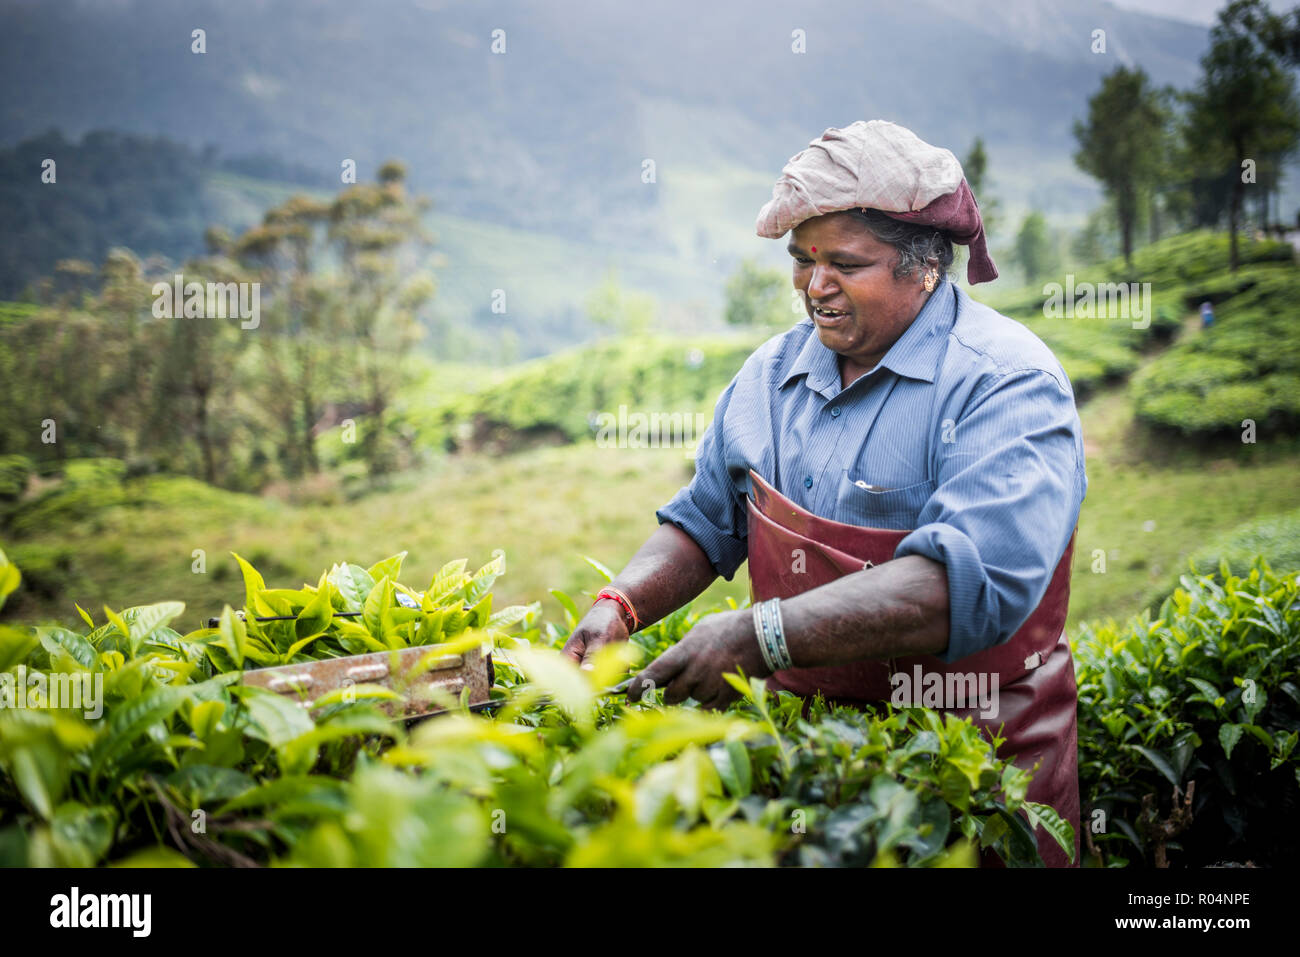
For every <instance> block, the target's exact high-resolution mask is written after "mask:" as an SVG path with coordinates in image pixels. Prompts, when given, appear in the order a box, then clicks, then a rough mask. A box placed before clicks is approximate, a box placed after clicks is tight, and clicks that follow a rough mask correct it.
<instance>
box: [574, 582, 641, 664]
mask: <svg viewBox="0 0 1300 957" xmlns="http://www.w3.org/2000/svg"><path fill="white" fill-rule="evenodd" d="M627 639H628V630H627V623H626V622H625V621H624V620H623V609H622V608H621V607H620V606H619V604H618V602H616V601H612V600H610V599H608V598H606V599H602V600H601V601H598V602H596V604H594V605H592V606H591V608H590V610H588V612H587V613H586V614H585V615H583V616H582V621H580V622H578V626H577V627H576V628H574V629H573V634H571V635H569V640H568V641H566V642H565V643H564V654H565V655H567V656H568V657H569V658H570V659H572V660H573V661H575V662H576V663H577V664H578V665H580V666H581V667H583V668H588V669H590V668H593V667H595V663H594V660H593V659H594V658H595V655H596V652H598V651H599V650H600V649H601V648H603V647H605V645H608V644H610V643H611V642H615V641H627Z"/></svg>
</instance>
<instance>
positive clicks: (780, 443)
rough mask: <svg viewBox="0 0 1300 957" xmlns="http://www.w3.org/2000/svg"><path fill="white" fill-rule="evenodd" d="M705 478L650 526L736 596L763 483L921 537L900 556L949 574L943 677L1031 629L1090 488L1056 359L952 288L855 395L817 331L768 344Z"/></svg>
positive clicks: (704, 447)
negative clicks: (683, 537)
mask: <svg viewBox="0 0 1300 957" xmlns="http://www.w3.org/2000/svg"><path fill="white" fill-rule="evenodd" d="M695 468H696V471H695V478H694V479H693V480H692V481H691V483H690V484H689V485H687V486H686V487H684V488H683V489H681V491H679V492H678V493H677V494H676V495H675V496H674V497H673V499H672V500H671V501H670V502H669V503H668V504H667V505H665V506H664V507H663V508H662V509H660V510H659V511H658V512H657V513H656V515H657V517H658V519H659V521H660V522H661V523H663V522H671V523H672V524H674V525H676V526H677V527H679V528H680V529H682V531H684V532H686V534H688V535H690V536H691V538H692V539H694V540H695V542H696V543H697V544H698V545H699V546H700V548H701V549H703V551H704V552H705V554H707V555H708V557H709V561H710V562H711V563H712V565H713V567H714V569H715V570H716V571H717V572H718V574H720V575H722V576H723V577H724V578H727V579H728V580H730V579H731V578H732V577H733V576H734V575H735V573H736V570H737V569H738V568H739V567H740V565H741V563H742V562H744V560H745V557H746V553H747V549H746V541H745V539H746V533H747V530H746V508H745V498H746V496H747V495H748V492H749V469H751V468H752V469H754V471H755V472H757V473H758V474H759V475H761V476H763V478H764V479H765V480H767V481H768V482H770V483H771V484H772V485H773V486H775V487H776V488H777V489H778V490H779V491H780V492H781V493H782V494H783V495H785V496H786V497H788V498H790V499H792V500H793V501H795V502H796V503H798V504H799V505H801V506H803V507H804V508H806V509H808V511H810V512H813V513H814V514H816V515H820V516H822V517H824V518H830V519H835V520H837V521H841V522H847V523H849V524H851V525H862V526H870V527H874V528H889V529H911V530H912V532H911V534H909V535H908V536H907V537H906V538H904V539H903V541H902V542H901V543H900V544H899V546H898V548H897V549H896V551H895V552H894V557H895V558H901V557H902V556H904V555H925V556H926V557H928V558H932V559H934V560H935V561H937V562H941V563H942V564H943V565H944V566H945V567H946V569H947V575H948V600H949V606H950V619H951V625H950V630H949V639H948V648H947V650H946V652H945V653H943V654H941V655H940V656H939V657H940V658H942V659H943V660H944V661H948V662H951V661H956V660H958V659H960V658H963V657H965V656H966V655H969V654H973V653H974V652H977V651H982V650H984V649H986V648H990V647H993V646H994V645H997V644H1000V643H1002V642H1004V641H1006V640H1007V639H1009V638H1010V637H1011V636H1012V635H1013V634H1014V633H1015V632H1016V630H1017V629H1019V627H1020V626H1021V625H1022V624H1023V623H1024V622H1025V620H1026V619H1027V618H1028V617H1029V615H1030V613H1031V612H1032V611H1033V610H1034V608H1035V607H1036V606H1037V605H1038V602H1039V601H1040V600H1041V599H1042V596H1043V594H1044V593H1045V592H1046V590H1047V585H1048V583H1049V581H1050V580H1051V577H1052V573H1053V572H1054V571H1055V569H1056V565H1057V562H1058V561H1059V560H1060V557H1061V555H1062V553H1063V552H1064V551H1065V547H1066V545H1067V544H1068V543H1069V540H1070V535H1071V533H1072V532H1073V530H1074V526H1075V524H1076V523H1077V521H1078V518H1079V509H1080V506H1081V505H1082V503H1083V497H1084V493H1085V491H1086V490H1087V484H1088V480H1087V476H1086V475H1085V473H1084V458H1083V437H1082V431H1081V428H1080V425H1079V415H1078V412H1077V410H1076V409H1075V405H1074V392H1073V390H1072V389H1071V387H1070V381H1069V379H1068V378H1066V375H1065V371H1064V370H1063V369H1062V368H1061V365H1060V363H1059V362H1058V361H1057V360H1056V357H1055V356H1053V355H1052V353H1051V351H1050V350H1049V349H1048V348H1047V346H1045V345H1044V344H1043V342H1042V341H1041V340H1040V339H1039V338H1038V337H1037V336H1035V335H1034V334H1033V333H1032V332H1030V331H1029V330H1028V329H1026V328H1025V327H1024V326H1023V325H1021V324H1020V323H1018V322H1016V321H1015V320H1013V319H1009V318H1008V317H1006V316H1003V315H1001V314H1000V313H998V312H995V311H994V310H992V309H990V308H988V307H987V306H984V305H982V304H980V303H978V302H976V301H975V300H973V299H971V298H970V296H969V295H967V294H966V292H964V291H963V290H962V289H960V288H959V287H957V286H956V285H954V284H953V283H951V282H947V281H945V282H943V283H941V284H940V285H939V286H938V287H937V288H936V290H935V291H934V293H933V294H932V295H931V296H930V298H929V300H928V301H927V302H926V304H925V306H924V307H922V309H921V311H920V312H919V313H918V314H917V316H916V318H915V319H914V320H913V321H912V323H911V325H909V326H908V327H907V329H906V330H905V331H904V333H903V335H902V336H900V337H899V339H898V340H897V341H896V342H895V343H894V345H893V346H892V347H891V348H890V349H889V351H888V352H887V353H886V354H885V356H884V358H883V359H881V360H880V362H879V364H878V365H877V366H876V367H875V368H874V369H872V370H871V371H870V372H869V373H867V374H866V375H864V376H861V377H860V378H859V379H857V380H856V381H854V382H853V383H852V384H850V385H849V387H848V388H847V389H843V388H841V387H840V371H839V365H838V360H837V356H836V355H835V353H834V352H832V351H831V350H829V349H827V348H826V347H825V346H824V345H822V343H821V340H820V339H819V338H818V337H817V332H816V329H815V327H814V326H813V323H812V320H811V319H805V320H804V321H802V322H800V323H799V324H798V325H796V326H794V327H793V328H792V329H789V330H788V331H786V332H783V333H781V334H780V335H778V336H775V337H773V338H772V339H769V340H768V341H767V342H766V343H764V344H763V345H762V346H760V347H759V348H758V349H757V350H756V351H755V352H754V353H753V354H752V355H751V356H750V357H749V358H748V359H747V360H746V361H745V364H744V365H743V366H742V367H741V369H740V371H739V372H738V373H737V374H736V376H735V378H733V379H732V380H731V383H730V385H728V386H727V388H726V389H725V390H724V391H723V393H722V396H721V397H720V398H719V399H718V404H717V407H716V409H715V411H714V415H713V420H712V422H711V423H710V424H709V427H708V428H707V429H706V430H705V432H704V434H703V436H702V437H701V439H700V442H699V445H698V447H697V449H696V458H695ZM864 485H867V486H872V488H864V487H863V486H864Z"/></svg>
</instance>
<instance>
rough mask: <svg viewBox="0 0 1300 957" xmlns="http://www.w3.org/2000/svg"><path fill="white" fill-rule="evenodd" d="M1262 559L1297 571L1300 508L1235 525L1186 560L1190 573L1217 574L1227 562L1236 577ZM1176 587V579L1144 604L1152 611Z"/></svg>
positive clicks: (1283, 570) (1280, 568) (1299, 568)
mask: <svg viewBox="0 0 1300 957" xmlns="http://www.w3.org/2000/svg"><path fill="white" fill-rule="evenodd" d="M1260 556H1263V557H1264V558H1266V559H1267V560H1268V563H1269V565H1270V566H1271V567H1273V568H1275V569H1277V570H1278V571H1279V572H1281V573H1284V574H1286V573H1290V572H1294V571H1300V509H1294V510H1292V511H1289V512H1282V513H1280V514H1278V515H1265V516H1263V517H1261V518H1256V519H1253V520H1252V521H1249V522H1246V523H1244V524H1242V525H1239V526H1237V527H1236V528H1234V529H1233V530H1232V531H1230V532H1228V533H1226V534H1224V535H1220V536H1219V537H1217V538H1215V539H1213V540H1212V541H1210V542H1208V543H1206V544H1205V545H1204V546H1203V547H1202V548H1200V549H1199V550H1197V551H1196V552H1194V553H1193V554H1192V555H1191V557H1190V558H1189V559H1188V565H1189V567H1190V569H1191V571H1192V573H1193V574H1196V575H1217V574H1218V572H1219V567H1220V566H1221V565H1222V564H1223V563H1225V562H1226V563H1227V566H1228V570H1229V571H1230V572H1231V573H1232V574H1233V575H1237V576H1239V577H1241V576H1245V575H1248V574H1250V569H1251V567H1252V566H1253V565H1254V563H1255V559H1256V558H1257V557H1260ZM1177 587H1178V579H1177V577H1175V578H1174V579H1173V580H1171V581H1170V583H1169V584H1167V585H1164V586H1162V587H1160V588H1158V589H1155V590H1154V591H1153V593H1152V594H1151V595H1150V596H1149V597H1147V598H1146V599H1145V600H1144V601H1143V605H1144V606H1145V607H1147V608H1150V609H1151V610H1152V611H1156V610H1158V609H1159V607H1160V605H1161V604H1163V603H1164V601H1165V599H1166V598H1168V597H1169V596H1170V595H1172V594H1173V592H1174V590H1175V589H1176V588H1177Z"/></svg>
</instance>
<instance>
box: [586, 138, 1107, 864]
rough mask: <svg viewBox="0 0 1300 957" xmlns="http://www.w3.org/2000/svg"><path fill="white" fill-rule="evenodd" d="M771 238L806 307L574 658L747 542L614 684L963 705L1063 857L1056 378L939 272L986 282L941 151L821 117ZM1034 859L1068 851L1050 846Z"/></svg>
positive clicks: (690, 589) (1062, 600)
mask: <svg viewBox="0 0 1300 957" xmlns="http://www.w3.org/2000/svg"><path fill="white" fill-rule="evenodd" d="M787 232H789V235H790V239H789V242H788V246H787V249H788V251H789V252H790V255H791V257H792V259H793V280H794V286H795V288H796V289H798V290H799V291H800V293H801V294H802V296H803V300H804V304H805V308H806V310H807V313H808V318H807V319H806V320H805V321H802V322H800V323H799V324H798V325H796V326H795V327H794V328H792V329H790V330H789V331H787V332H785V333H783V334H781V335H779V336H776V337H775V338H773V339H771V340H769V341H768V342H767V343H765V344H764V345H763V346H761V347H760V348H759V349H758V350H757V351H756V352H755V353H754V354H753V355H752V356H750V357H749V359H748V360H747V361H746V362H745V364H744V366H743V367H742V368H741V370H740V371H739V372H738V373H737V375H736V377H735V378H734V379H733V380H732V382H731V384H730V385H729V386H728V387H727V388H726V390H725V391H724V392H723V393H722V396H721V397H720V398H719V400H718V404H717V408H716V410H715V413H714V418H713V422H712V424H711V425H710V427H709V429H708V430H707V431H706V432H705V434H704V436H703V437H702V439H701V441H700V444H699V447H698V450H697V454H696V475H695V478H694V479H693V480H692V482H691V483H690V484H689V485H688V486H686V487H685V488H683V489H682V490H681V491H680V492H678V494H677V495H676V496H674V498H673V499H672V501H670V502H669V503H668V504H667V505H666V506H664V508H662V509H660V510H659V512H658V513H657V516H658V518H659V521H660V523H661V524H660V527H659V529H658V530H657V531H656V532H655V533H654V534H653V535H652V536H651V537H650V538H649V539H648V540H647V541H646V543H645V544H644V545H643V546H642V547H641V549H640V550H639V551H638V552H637V553H636V555H635V556H634V557H633V558H632V560H631V561H630V562H629V563H628V565H627V567H626V568H624V569H623V571H622V572H621V573H620V574H619V575H618V576H617V577H616V578H615V579H614V581H613V583H612V585H611V587H610V588H608V589H606V590H604V591H602V592H601V595H600V597H598V599H597V601H596V602H595V604H594V605H593V606H592V608H591V609H590V611H589V612H588V613H587V615H586V616H585V617H584V618H583V620H582V621H581V622H579V624H578V627H577V628H576V629H575V630H574V633H573V635H572V636H571V638H570V639H569V642H568V644H567V645H566V646H565V651H566V653H567V654H569V655H570V656H571V657H572V658H574V659H575V660H577V661H583V662H585V661H586V659H588V658H589V657H590V656H591V655H592V654H593V653H594V652H595V651H596V650H597V649H599V648H600V647H601V646H603V645H605V644H607V643H609V642H611V641H622V640H625V639H626V638H627V636H628V635H629V634H630V633H631V632H632V631H634V630H635V629H637V628H639V627H644V626H645V625H647V624H650V623H652V622H654V621H657V620H658V619H659V618H661V617H663V616H664V615H666V614H668V613H669V612H671V611H673V610H674V609H676V608H678V607H680V606H681V605H683V604H685V603H686V602H688V601H690V600H691V599H693V598H695V597H696V596H697V595H699V594H700V592H702V591H703V590H704V589H705V588H706V587H708V585H709V584H710V583H711V582H712V581H713V580H714V579H715V578H716V577H717V576H718V575H722V576H724V577H725V578H727V579H730V578H731V577H732V576H733V575H734V574H735V572H736V570H737V569H738V568H739V566H740V564H741V563H742V562H744V561H745V560H746V559H748V561H749V575H750V581H751V591H752V593H753V596H754V598H755V607H754V608H753V609H744V610H741V611H735V612H724V613H721V614H716V615H710V616H707V617H706V618H704V619H703V620H702V621H701V622H700V624H699V625H698V626H697V627H696V628H695V629H694V630H693V631H692V632H691V633H690V634H689V635H687V636H686V637H685V638H683V639H682V641H681V642H680V643H678V645H676V646H675V647H674V648H672V649H671V650H670V651H668V652H666V653H665V654H664V655H662V656H661V657H660V658H659V659H657V660H656V661H654V662H652V663H651V664H650V665H649V666H648V667H647V668H645V669H644V670H643V671H642V672H641V674H640V675H639V676H638V678H637V679H636V680H635V681H634V682H633V683H632V685H631V687H630V688H629V694H630V695H632V696H633V697H637V696H639V695H640V694H641V693H642V692H643V690H644V689H645V688H646V687H647V686H651V685H653V686H657V687H661V688H663V689H664V699H665V700H666V701H668V702H676V701H682V700H684V699H686V698H687V697H691V698H694V699H695V700H697V701H699V702H701V703H702V704H703V705H704V706H705V707H722V706H724V705H726V704H727V703H728V702H730V701H731V700H733V699H734V697H735V692H734V690H733V689H732V688H731V687H730V686H729V685H728V684H727V683H726V682H725V681H724V680H723V678H722V675H723V674H725V673H727V672H735V671H737V670H738V669H739V670H743V671H744V673H745V674H747V675H760V676H765V677H767V679H768V684H769V687H773V688H779V689H785V690H789V691H792V692H794V693H796V694H800V695H812V694H815V693H818V692H820V693H822V694H824V695H826V696H827V697H828V698H831V699H834V700H839V701H844V702H849V703H854V702H857V703H861V702H866V701H874V700H882V699H885V700H894V701H895V702H897V703H913V702H915V703H918V704H919V703H924V704H927V705H932V704H933V705H936V706H941V707H943V708H944V709H945V710H947V711H951V712H953V713H955V714H957V715H959V716H970V717H972V718H973V719H975V720H976V721H977V722H978V723H979V724H981V725H982V726H984V727H986V728H988V729H989V730H990V731H993V732H998V733H1000V734H1001V736H1002V737H1004V738H1005V739H1006V742H1005V744H1004V745H1003V747H1002V748H1001V750H1000V752H999V753H1000V754H1002V755H1003V756H1006V757H1014V758H1015V760H1016V762H1017V763H1018V764H1021V765H1023V766H1026V767H1033V766H1035V765H1036V764H1038V765H1040V766H1039V768H1038V771H1037V773H1036V774H1035V777H1034V780H1033V783H1032V785H1031V787H1030V791H1029V800H1032V801H1041V802H1043V803H1047V804H1051V805H1052V806H1054V807H1055V808H1056V810H1057V811H1058V813H1060V814H1061V815H1062V816H1063V817H1064V818H1066V819H1067V820H1069V821H1070V822H1071V824H1072V825H1073V826H1074V827H1075V831H1076V841H1075V848H1076V852H1075V859H1076V860H1077V848H1078V839H1077V832H1078V827H1079V797H1078V773H1077V754H1076V724H1075V707H1076V702H1077V694H1076V690H1075V685H1074V668H1073V662H1072V661H1071V658H1070V648H1069V643H1068V641H1067V640H1066V638H1065V635H1064V631H1063V628H1064V624H1065V614H1066V607H1067V603H1068V597H1069V566H1070V556H1071V551H1072V546H1073V532H1074V528H1075V524H1076V522H1077V520H1078V514H1079V508H1080V505H1081V503H1082V501H1083V496H1084V493H1085V491H1086V487H1087V480H1086V476H1085V473H1084V458H1083V441H1082V437H1081V434H1080V426H1079V419H1078V414H1077V412H1076V410H1075V406H1074V396H1073V392H1072V390H1071V388H1070V384H1069V380H1068V379H1067V378H1066V376H1065V373H1064V371H1063V370H1062V369H1061V366H1060V364H1059V363H1058V362H1057V361H1056V359H1055V358H1054V357H1053V356H1052V354H1051V352H1050V351H1049V350H1048V349H1047V347H1046V346H1044V345H1043V343H1042V342H1041V341H1039V340H1038V339H1037V338H1036V337H1035V336H1034V335H1033V334H1032V333H1030V332H1029V330H1027V329H1026V328H1025V327H1024V326H1022V325H1020V324H1019V323H1017V322H1015V321H1013V320H1011V319H1008V318H1007V317H1005V316H1002V315H1000V314H998V313H996V312H994V311H993V310H991V309H989V308H987V307H985V306H982V305H980V304H978V303H976V302H974V301H973V300H972V299H971V298H970V297H969V296H968V295H967V294H966V293H965V292H963V291H962V290H961V289H960V288H958V287H957V286H956V285H955V284H954V283H952V282H951V281H949V280H948V278H947V277H946V275H945V272H946V270H947V269H948V267H949V266H950V265H951V264H952V261H953V242H954V241H955V242H958V243H961V244H966V245H969V246H970V249H971V255H970V260H969V263H968V267H967V277H968V279H969V281H970V282H972V283H975V282H982V281H986V280H989V279H993V278H996V276H997V270H996V268H995V267H994V265H993V262H992V260H991V259H990V258H989V255H988V250H987V248H986V244H985V240H984V232H983V225H982V222H981V220H980V215H979V208H978V206H977V205H976V203H975V199H974V197H973V196H972V195H971V192H970V188H969V186H968V185H967V183H966V181H965V178H964V176H963V175H962V171H961V166H960V164H959V163H958V162H957V160H956V158H955V157H953V155H952V153H950V152H949V151H948V150H943V149H939V148H936V147H933V146H931V145H929V144H927V143H924V142H922V141H921V140H920V139H918V138H917V137H916V136H915V135H914V134H913V133H911V132H910V131H908V130H905V129H903V128H902V127H899V126H896V125H894V124H892V123H885V122H882V121H872V122H870V123H863V122H857V123H854V124H852V125H851V126H849V127H847V128H845V129H830V130H827V131H826V132H825V133H824V134H823V135H822V136H821V137H820V138H819V139H817V140H814V141H813V142H812V143H811V144H809V148H808V149H806V150H804V151H802V152H800V153H799V154H797V155H796V156H794V157H793V158H792V159H791V160H790V162H789V163H788V164H787V165H786V167H785V169H784V170H783V171H782V175H781V177H780V179H779V180H778V181H777V184H776V186H775V188H774V190H773V196H772V199H771V201H770V202H768V204H767V205H766V206H764V208H763V210H762V211H761V212H760V214H759V218H758V233H759V235H760V236H765V237H768V238H780V237H781V236H784V235H785V234H786V233H787ZM981 689H982V690H981ZM931 691H933V692H936V694H935V695H934V696H932V697H926V696H925V695H923V694H922V692H926V693H928V692H931ZM990 691H991V692H992V693H991V694H988V693H987V692H990ZM900 692H907V693H904V694H902V699H903V700H902V701H900ZM976 698H978V700H975V699H976ZM1040 853H1041V854H1042V855H1043V857H1044V860H1045V861H1047V862H1048V863H1049V864H1050V865H1060V866H1064V865H1066V864H1067V857H1066V855H1065V854H1064V853H1063V852H1061V849H1060V848H1059V847H1057V846H1056V845H1055V843H1054V842H1052V841H1050V840H1044V841H1042V842H1040Z"/></svg>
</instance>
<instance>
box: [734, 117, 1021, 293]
mask: <svg viewBox="0 0 1300 957" xmlns="http://www.w3.org/2000/svg"><path fill="white" fill-rule="evenodd" d="M855 207H862V208H866V209H878V210H880V211H881V212H882V213H885V214H886V215H888V216H891V217H893V218H894V219H898V220H902V221H903V222H908V223H918V224H920V225H923V226H933V227H934V228H935V229H941V230H943V231H944V232H946V233H948V234H949V235H950V236H951V237H952V240H953V242H956V243H960V244H962V245H963V246H969V247H970V261H969V262H968V263H967V265H966V279H967V280H968V281H969V282H970V283H972V284H974V283H977V282H988V281H990V280H993V279H997V278H998V270H997V267H996V266H995V265H993V260H992V259H991V258H990V257H989V250H988V244H987V242H986V241H985V237H984V221H983V219H982V218H981V217H980V209H979V205H978V204H977V203H976V202H975V196H974V194H972V193H971V190H970V186H969V185H967V183H966V178H965V176H964V175H963V174H962V169H961V163H959V162H957V157H955V156H953V155H952V153H951V152H949V151H948V150H945V149H941V148H939V147H937V146H931V145H930V144H929V143H926V142H925V141H924V140H922V139H920V138H919V137H918V136H917V135H916V134H915V133H913V132H912V131H911V130H908V129H904V128H903V127H901V126H898V125H897V124H895V123H888V122H886V121H885V120H871V121H870V122H864V121H862V120H858V121H857V122H856V123H853V124H851V125H849V126H847V127H845V128H844V129H837V128H835V127H831V128H830V129H828V130H827V131H826V132H824V133H823V134H822V135H821V136H820V137H819V138H818V139H815V140H813V141H812V142H811V143H809V144H808V148H807V149H805V150H802V151H801V152H799V153H796V154H795V155H794V156H792V157H790V162H788V163H786V164H785V167H784V168H783V169H782V170H781V177H780V178H779V179H778V180H777V181H776V185H775V186H773V187H772V198H771V199H770V200H768V202H767V204H766V205H765V206H764V207H763V208H762V209H761V210H759V213H758V222H757V223H756V224H755V228H756V230H757V232H758V235H760V236H762V237H764V238H766V239H780V238H781V237H782V236H784V235H785V234H786V232H787V231H789V230H791V229H793V228H794V227H796V226H798V225H799V224H800V223H802V222H803V221H804V220H807V219H812V218H813V217H814V216H823V215H825V214H826V213H833V212H838V211H840V210H845V209H853V208H855Z"/></svg>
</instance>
